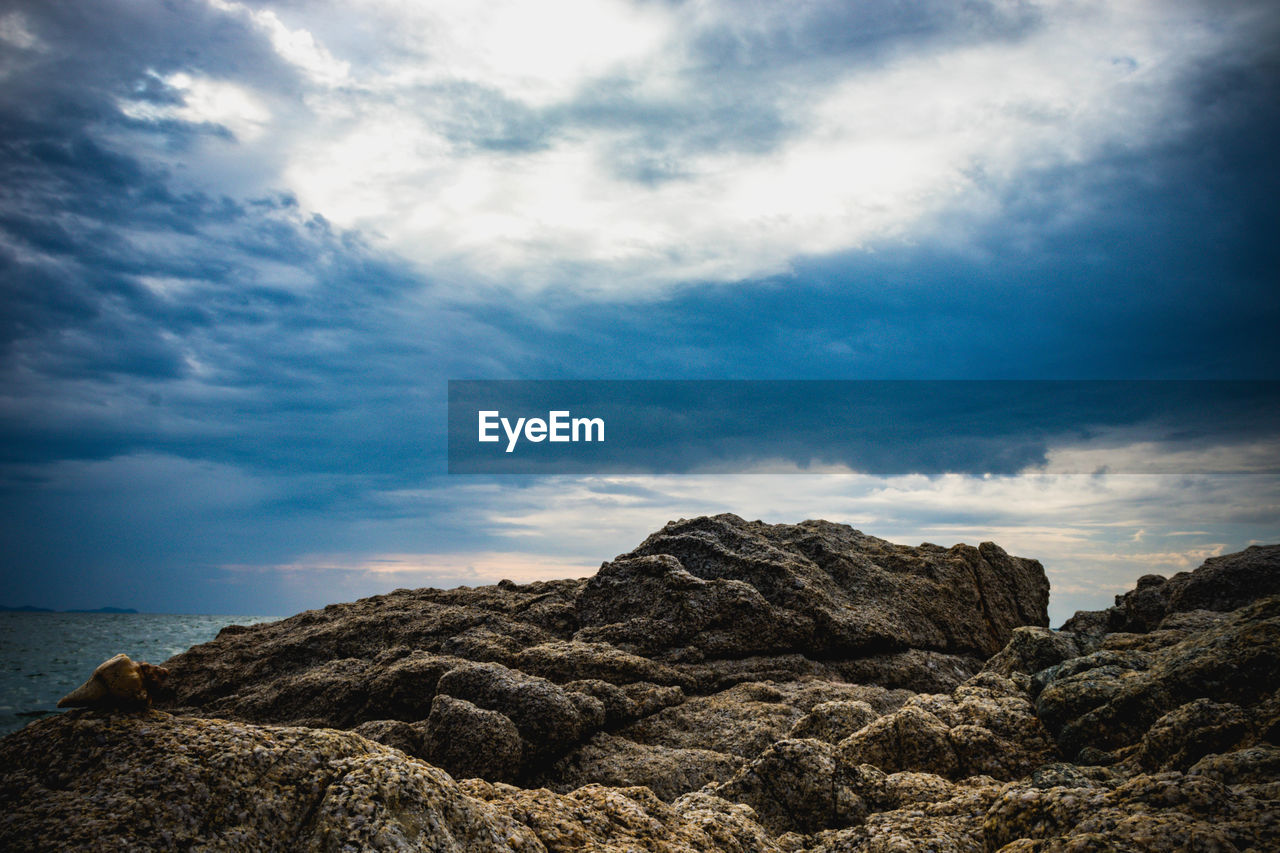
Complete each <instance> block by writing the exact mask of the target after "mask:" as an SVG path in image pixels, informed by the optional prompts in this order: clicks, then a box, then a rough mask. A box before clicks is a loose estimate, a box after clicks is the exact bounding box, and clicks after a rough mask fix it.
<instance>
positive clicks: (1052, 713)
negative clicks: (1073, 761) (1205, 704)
mask: <svg viewBox="0 0 1280 853" xmlns="http://www.w3.org/2000/svg"><path fill="white" fill-rule="evenodd" d="M1121 636H1123V635H1121ZM1109 642H1110V638H1108V640H1107V641H1106V642H1104V644H1103V648H1102V649H1101V650H1099V651H1097V652H1094V653H1093V654H1090V655H1086V656H1084V657H1081V658H1076V659H1074V660H1070V661H1067V662H1065V663H1063V664H1060V665H1059V666H1057V667H1050V668H1049V669H1048V670H1045V671H1044V672H1043V673H1039V674H1037V676H1036V678H1037V680H1038V681H1040V682H1042V683H1043V684H1044V687H1043V689H1042V690H1041V691H1040V693H1039V696H1038V697H1037V700H1036V708H1037V711H1038V713H1039V716H1040V718H1041V720H1043V722H1044V724H1045V726H1046V727H1047V728H1048V729H1049V730H1050V731H1051V732H1052V733H1053V735H1054V737H1055V738H1056V739H1057V742H1058V744H1059V746H1060V747H1061V748H1062V750H1063V753H1064V754H1065V755H1067V756H1068V757H1074V756H1075V755H1076V754H1077V753H1079V752H1080V750H1081V749H1083V748H1084V747H1086V746H1089V747H1093V748H1098V749H1104V750H1116V749H1122V750H1124V751H1129V752H1131V751H1132V750H1133V749H1136V748H1137V745H1138V744H1139V742H1140V741H1141V740H1142V737H1143V736H1144V735H1145V734H1146V733H1147V731H1148V729H1150V728H1151V727H1152V725H1153V724H1154V723H1155V722H1156V721H1157V720H1159V719H1160V718H1161V717H1163V716H1164V715H1165V714H1166V713H1168V712H1170V711H1173V710H1175V709H1176V708H1178V707H1179V706H1182V705H1184V704H1186V703H1188V702H1193V701H1194V700H1196V699H1202V698H1203V699H1212V700H1213V701H1215V702H1224V703H1231V704H1235V705H1238V706H1240V707H1241V708H1244V709H1246V710H1248V709H1251V708H1253V707H1254V706H1258V705H1260V704H1261V703H1264V702H1265V701H1267V700H1269V699H1270V698H1271V696H1272V694H1273V693H1274V691H1275V685H1276V684H1278V683H1280V597H1273V598H1267V599H1262V600H1260V601H1257V602H1255V603H1253V604H1251V605H1249V606H1247V607H1243V608H1241V609H1239V610H1237V611H1235V612H1234V613H1232V614H1230V615H1229V616H1228V617H1226V618H1224V619H1223V620H1222V621H1221V622H1218V623H1216V624H1214V625H1213V627H1210V628H1208V629H1206V630H1204V631H1196V632H1191V633H1190V634H1189V635H1187V636H1186V637H1185V639H1183V640H1181V641H1180V642H1177V643H1174V644H1172V645H1162V646H1160V647H1159V648H1156V649H1154V650H1151V651H1135V650H1126V651H1113V650H1111V649H1109V648H1107V643H1109Z"/></svg>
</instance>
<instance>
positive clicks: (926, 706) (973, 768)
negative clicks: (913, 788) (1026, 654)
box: [839, 673, 1055, 780]
mask: <svg viewBox="0 0 1280 853" xmlns="http://www.w3.org/2000/svg"><path fill="white" fill-rule="evenodd" d="M839 746H840V752H841V755H842V757H843V758H844V760H845V761H846V762H849V763H851V764H871V765H874V766H876V767H879V768H881V769H883V770H887V771H908V770H909V771H922V772H926V773H931V774H934V775H937V776H943V777H948V778H952V779H956V778H962V777H965V776H977V775H985V776H992V777H994V778H996V779H1003V780H1007V779H1016V778H1018V777H1020V776H1024V775H1026V774H1027V773H1029V772H1030V771H1031V770H1032V769H1033V768H1034V767H1036V766H1038V765H1039V764H1041V763H1043V762H1044V761H1047V760H1050V759H1051V758H1052V757H1053V756H1054V754H1055V750H1054V747H1053V744H1052V742H1051V740H1050V739H1049V736H1048V733H1047V732H1046V731H1045V730H1044V728H1043V727H1042V726H1041V724H1040V722H1039V720H1037V719H1036V716H1035V709H1034V707H1033V706H1032V704H1031V702H1030V701H1029V700H1028V698H1027V697H1026V695H1025V694H1023V693H1022V692H1021V691H1020V690H1019V689H1018V688H1017V687H1016V686H1015V685H1014V684H1013V682H1011V681H1009V680H1008V679H1005V678H1002V677H1000V676H997V675H995V674H994V673H982V674H981V675H978V676H975V677H974V678H973V679H971V680H970V681H968V682H966V683H965V684H964V685H962V686H960V687H958V688H956V690H955V691H953V692H952V694H951V695H950V696H943V695H936V694H924V695H919V696H915V697H913V698H911V699H909V700H907V702H906V703H905V704H904V705H903V706H902V707H901V708H900V709H899V710H897V711H894V712H893V713H891V714H886V715H885V716H883V717H880V718H879V719H877V720H875V721H873V722H872V723H870V724H869V725H867V726H866V727H865V728H863V729H861V730H860V731H858V732H856V733H854V734H852V735H850V736H849V737H847V738H845V739H844V740H843V741H841V742H840V744H839Z"/></svg>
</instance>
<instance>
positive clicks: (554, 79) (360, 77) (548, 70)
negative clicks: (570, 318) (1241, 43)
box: [185, 0, 1232, 296]
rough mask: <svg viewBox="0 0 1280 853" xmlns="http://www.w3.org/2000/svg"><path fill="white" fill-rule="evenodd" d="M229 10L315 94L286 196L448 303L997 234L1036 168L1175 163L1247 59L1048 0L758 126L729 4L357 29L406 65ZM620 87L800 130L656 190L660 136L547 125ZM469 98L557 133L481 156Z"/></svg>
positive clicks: (611, 7) (1148, 12) (1215, 39)
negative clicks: (396, 258) (1095, 162)
mask: <svg viewBox="0 0 1280 853" xmlns="http://www.w3.org/2000/svg"><path fill="white" fill-rule="evenodd" d="M210 2H212V3H213V4H214V5H216V6H217V7H218V8H221V9H224V10H228V11H229V12H231V13H234V14H251V17H252V20H253V21H254V22H255V25H257V26H258V27H260V28H261V29H262V30H263V31H264V33H266V34H267V35H268V37H269V38H270V41H271V44H272V45H273V46H274V47H275V49H276V51H277V52H278V53H279V54H280V55H281V56H282V57H283V58H284V59H286V60H287V61H289V62H291V63H292V64H294V65H295V66H297V67H299V68H301V69H303V70H304V71H305V72H307V74H309V75H310V77H311V79H312V80H313V81H314V82H315V83H316V88H315V89H314V90H313V91H312V92H310V93H309V94H308V95H307V98H306V105H307V112H306V115H305V117H301V118H297V117H295V118H294V119H293V120H291V122H289V123H288V124H287V126H281V127H278V128H273V133H275V134H276V137H275V138H274V139H273V140H272V143H271V147H272V149H273V152H274V153H273V156H276V157H278V159H279V162H280V164H281V166H280V171H279V173H278V174H277V176H276V179H277V180H278V181H279V182H281V183H283V184H284V185H285V186H286V187H287V188H288V189H290V190H292V191H293V192H295V193H296V194H297V196H298V198H299V199H300V200H301V201H302V203H303V204H304V206H306V207H307V208H308V209H310V210H312V211H315V212H318V213H320V214H322V215H324V216H325V217H326V218H328V219H330V220H331V221H333V222H335V223H337V224H338V225H340V226H343V227H347V228H355V229H359V230H362V231H365V232H368V233H371V234H376V235H381V238H382V239H383V240H384V241H385V245H387V246H388V247H390V248H391V249H393V250H395V251H398V252H400V253H402V254H403V255H405V256H406V257H408V258H410V259H412V260H415V261H417V262H418V263H420V264H421V265H422V267H423V268H424V270H426V271H427V272H429V273H430V274H432V278H433V280H435V281H437V282H440V281H444V282H447V281H454V282H455V283H458V284H461V283H464V282H465V283H468V284H469V285H470V286H475V285H477V284H479V285H484V284H490V285H497V286H502V287H513V286H514V287H521V288H526V289H538V288H546V287H560V286H569V287H574V288H579V289H584V290H591V291H596V292H598V293H601V294H606V295H607V294H614V295H631V296H634V295H638V294H643V293H645V292H651V291H653V290H655V289H662V288H664V287H667V286H669V285H671V284H673V283H677V282H682V281H698V280H711V281H732V280H737V279H742V278H746V277H752V276H762V275H768V274H774V273H780V272H785V271H786V270H787V269H788V266H789V264H790V263H791V262H792V261H793V260H794V259H795V258H797V257H799V256H803V255H811V254H821V253H828V252H835V251H840V250H846V249H851V248H857V247H874V246H877V245H880V244H883V243H885V242H886V241H894V240H901V239H911V238H912V237H914V236H916V235H917V234H918V233H919V232H920V230H921V229H923V228H927V227H928V223H929V221H930V218H931V217H932V216H934V215H935V214H938V213H940V212H942V211H944V210H948V209H955V208H960V209H963V210H966V211H968V212H969V213H970V214H972V215H979V216H980V215H984V214H985V213H989V212H991V211H992V210H993V209H994V205H995V204H996V196H997V194H998V190H999V189H1000V188H1001V187H1005V186H1007V185H1008V184H1009V183H1010V182H1013V181H1016V180H1017V179H1018V178H1019V177H1020V176H1023V175H1025V174H1027V173H1028V172H1029V171H1032V170H1036V169H1041V168H1051V167H1054V166H1057V165H1062V164H1071V163H1080V162H1086V161H1088V160H1089V159H1090V158H1092V157H1095V156H1098V155H1099V154H1100V153H1102V152H1104V151H1106V150H1108V149H1110V148H1112V147H1114V146H1136V147H1140V146H1143V145H1146V144H1150V143H1152V142H1153V141H1158V140H1159V139H1161V138H1163V137H1165V136H1167V135H1168V134H1171V133H1176V132H1177V131H1178V129H1179V128H1180V127H1181V126H1182V123H1183V121H1184V116H1183V115H1182V107H1181V105H1180V103H1181V102H1180V100H1179V97H1180V96H1179V85H1180V83H1181V80H1182V75H1183V74H1184V73H1186V72H1187V71H1188V70H1189V69H1191V68H1192V67H1194V66H1195V65H1196V64H1197V63H1200V62H1202V61H1204V60H1205V59H1206V58H1207V57H1211V56H1213V55H1215V54H1217V53H1219V52H1221V51H1223V50H1224V48H1225V46H1226V45H1228V44H1229V43H1230V40H1231V38H1232V32H1231V23H1232V22H1231V20H1230V18H1229V16H1227V15H1223V16H1222V18H1221V19H1220V20H1217V21H1213V22H1210V21H1209V20H1207V19H1206V18H1205V17H1204V16H1203V15H1197V14H1195V10H1194V9H1192V8H1191V7H1186V6H1181V5H1177V4H1174V5H1170V4H1160V3H1124V4H1114V3H1100V2H1098V3H1095V2H1057V3H1044V4H1041V5H1040V8H1039V11H1040V13H1041V21H1042V25H1041V26H1040V27H1039V29H1037V30H1035V31H1034V32H1031V33H1030V34H1029V35H1027V36H1026V37H1024V38H1020V39H1010V38H1007V37H1000V38H993V39H992V40H991V41H989V42H986V43H982V44H976V45H975V44H972V43H963V44H953V45H947V44H946V43H945V42H944V43H941V44H936V43H935V44H932V46H931V47H930V48H929V49H928V50H927V51H926V50H920V51H917V52H914V53H913V52H901V51H900V52H898V53H896V54H893V58H892V59H890V60H888V61H887V64H882V65H877V66H860V65H858V64H856V63H849V64H848V65H847V67H841V66H834V67H833V66H830V65H824V66H823V67H824V69H826V70H827V74H826V76H827V79H826V80H825V81H823V82H822V83H820V84H806V85H804V86H803V87H802V88H800V89H795V88H793V89H791V90H788V92H787V96H786V98H787V99H786V101H785V102H783V101H782V100H781V98H782V96H781V95H780V94H779V93H778V92H773V91H770V90H768V89H762V90H761V91H760V92H759V93H758V97H759V98H760V101H759V102H758V103H757V104H756V105H755V106H754V107H752V106H749V105H750V104H751V103H752V98H753V97H756V96H757V93H756V92H754V91H750V90H749V88H750V87H751V86H757V85H761V84H766V83H768V82H769V80H768V78H756V79H754V80H749V81H748V82H743V81H742V79H739V78H732V79H730V78H728V77H726V78H725V80H724V81H723V82H722V83H721V81H718V80H716V78H714V77H712V78H708V77H707V76H705V73H704V72H705V69H702V68H698V67H695V61H694V59H693V57H694V53H695V51H694V44H695V41H696V40H697V39H698V38H700V37H702V36H705V35H706V34H707V33H708V32H711V31H713V30H714V29H715V28H717V27H725V26H726V25H727V24H726V18H725V16H729V15H731V14H733V13H734V12H733V9H731V8H728V7H724V6H721V5H717V4H710V3H695V4H686V5H684V6H666V5H663V4H629V3H624V2H617V1H616V0H615V1H614V2H603V3H602V2H585V0H564V1H563V2H559V3H553V4H537V5H532V6H531V5H529V4H523V3H514V2H512V3H498V4H475V3H461V2H459V3H444V4H430V5H428V6H423V5H419V4H411V3H402V2H394V1H393V0H367V2H365V3H363V4H360V5H359V6H358V7H357V9H356V10H355V11H354V12H352V11H348V12H347V13H346V14H347V16H348V18H347V19H343V20H348V19H349V20H350V22H351V26H349V27H348V29H351V30H358V31H360V32H364V31H365V30H369V32H364V35H363V36H361V35H347V36H345V39H346V40H345V42H344V44H345V45H346V47H347V49H348V50H349V52H351V53H352V55H353V56H354V55H356V54H357V53H359V50H357V47H358V44H359V43H361V39H364V43H366V44H367V43H373V42H374V41H376V43H377V44H379V45H381V46H382V47H383V51H382V53H381V54H379V55H378V56H377V57H376V59H369V58H368V57H367V56H366V57H365V61H364V62H363V63H359V64H357V63H356V62H354V61H348V60H346V59H342V60H340V59H337V58H335V56H334V55H333V53H332V52H331V51H330V50H329V48H328V47H326V45H324V44H322V43H321V41H320V37H318V36H316V35H315V34H314V33H317V32H320V31H321V30H322V29H324V30H325V32H328V33H329V37H330V38H332V39H335V40H342V39H340V38H339V36H338V35H335V34H334V32H335V30H336V29H337V25H336V24H335V23H334V22H333V21H332V20H330V21H328V22H327V24H326V22H325V21H324V20H322V19H323V18H324V16H325V15H329V16H333V15H337V14H339V13H337V12H335V11H334V10H332V9H329V10H324V9H322V8H319V7H316V8H314V9H313V10H312V11H313V12H314V16H315V18H316V20H315V21H314V22H312V23H309V22H308V21H307V14H308V7H293V8H291V9H290V10H289V15H290V22H289V24H288V25H286V24H285V23H284V22H282V20H281V19H280V18H279V17H277V16H276V15H275V14H274V13H271V12H253V13H249V12H247V11H246V10H245V7H243V6H242V5H240V4H237V3H229V2H225V0H210ZM766 17H768V16H766ZM770 20H771V21H772V23H770ZM770 20H766V21H765V22H764V24H763V25H767V26H781V24H780V23H779V22H778V21H776V20H772V19H770ZM357 22H358V24H359V26H357V25H356V24H357ZM326 27H327V28H326ZM370 28H372V29H370ZM611 78H613V79H626V80H628V81H629V86H630V88H628V89H626V94H624V95H620V96H618V97H619V98H620V101H619V103H618V105H617V106H618V108H619V109H620V110H623V111H624V112H625V111H626V110H628V109H632V108H637V109H640V108H647V107H651V106H654V105H658V106H663V105H667V106H671V105H675V106H683V107H685V108H689V106H690V105H691V104H698V103H701V101H700V99H702V98H704V97H705V96H706V94H707V93H706V92H705V91H702V90H700V89H699V87H705V86H708V85H711V86H720V85H723V86H725V87H732V86H740V87H743V90H742V91H739V92H735V93H734V95H735V97H736V98H737V99H738V103H739V108H740V109H744V110H750V109H759V110H760V111H762V112H767V111H769V110H775V109H776V110H780V111H781V115H782V116H783V117H784V118H785V121H786V122H787V124H788V127H789V132H788V135H786V136H785V138H783V139H782V140H781V141H780V143H779V145H778V146H777V147H774V148H770V149H768V150H763V151H753V150H752V149H751V148H750V147H743V146H735V145H721V146H718V147H717V146H711V147H705V146H704V147H703V148H701V149H697V148H694V149H687V148H686V149H680V148H679V147H678V146H677V149H678V150H677V151H676V153H674V154H672V153H670V152H661V151H660V152H657V153H659V154H662V156H663V157H667V158H668V159H670V158H671V157H675V158H676V162H675V166H676V167H677V168H676V170H675V171H676V173H677V174H678V175H679V177H678V178H677V179H674V180H668V181H664V182H658V183H651V184H642V183H637V182H635V181H632V180H630V179H629V178H627V177H626V176H623V175H620V174H618V172H617V170H616V168H615V165H616V163H617V160H618V152H619V150H626V151H631V152H632V153H636V154H640V155H644V154H647V153H650V152H649V147H651V146H653V145H655V144H662V143H661V139H660V140H659V142H656V143H655V142H654V141H653V140H652V139H647V140H646V139H641V138H639V137H637V138H632V136H631V135H628V133H629V132H624V129H623V128H621V127H616V128H615V127H608V126H605V127H601V126H599V125H584V124H577V125H575V124H573V123H572V122H570V123H568V124H564V123H563V122H561V123H560V124H556V122H555V121H553V120H552V119H551V118H548V116H549V115H550V113H548V112H547V110H551V111H553V112H554V110H556V109H560V108H564V107H568V106H570V105H571V104H572V103H574V100H575V98H577V97H578V96H579V95H581V94H582V92H583V91H584V90H585V88H586V87H588V86H590V85H593V84H596V83H599V82H600V81H603V80H606V79H611ZM338 83H341V85H337V84H338ZM457 83H467V84H474V85H477V86H480V87H482V88H483V89H484V90H485V91H488V92H493V93H497V94H498V95H500V96H501V97H502V98H504V99H506V100H505V102H504V103H505V104H507V105H508V106H511V108H512V109H523V110H526V111H531V112H529V115H531V116H533V117H534V118H533V120H534V121H535V122H538V121H545V122H547V123H548V127H550V129H551V132H550V134H549V135H548V136H546V138H545V139H540V140H539V143H540V144H539V145H536V146H533V148H531V149H530V148H528V147H526V148H525V149H524V150H505V151H504V150H486V149H484V148H476V147H474V146H472V145H470V144H469V141H468V140H466V139H459V138H458V136H457V128H458V125H459V122H461V123H462V125H463V126H465V124H466V121H465V120H466V119H467V118H468V117H467V116H459V115H457V114H455V113H454V112H452V111H455V110H459V109H462V107H459V106H458V105H457V104H455V103H454V102H452V101H450V100H449V99H448V96H447V95H446V94H443V90H442V89H441V88H440V86H442V85H445V84H457ZM204 85H205V89H204V90H196V89H195V86H196V83H195V81H192V82H191V83H190V84H189V86H190V87H191V89H192V92H191V95H190V96H189V97H188V106H187V107H186V108H185V109H186V110H187V114H189V115H192V116H196V115H203V116H205V117H207V118H209V119H210V120H216V119H217V117H218V116H222V117H223V119H224V120H227V116H229V115H237V116H239V118H240V119H241V126H242V127H243V126H244V122H246V121H247V122H249V123H250V124H254V123H256V122H257V121H258V120H257V119H256V118H254V117H253V116H252V115H250V114H247V113H246V110H245V109H244V108H243V107H244V104H245V103H246V102H245V101H244V100H237V99H236V98H235V97H234V96H233V95H232V93H230V92H228V91H227V90H225V89H223V90H214V89H211V88H209V86H210V85H211V84H204ZM783 89H785V87H783ZM237 104H238V105H239V107H237V106H235V105H237ZM742 104H746V105H748V106H742ZM477 109H479V108H477ZM540 111H541V112H540ZM482 118H486V119H487V118H491V116H488V115H487V114H486V115H485V116H482ZM686 132H689V129H688V128H680V127H677V128H672V129H669V130H667V131H663V130H662V129H661V128H657V127H655V128H654V129H653V134H655V135H656V136H657V137H659V138H661V137H662V136H663V134H664V133H670V134H676V135H678V134H680V133H686ZM239 133H240V131H237V134H238V135H239ZM647 146H648V147H647ZM516 148H517V149H518V148H519V146H517V147H516ZM566 278H571V279H572V281H571V282H566Z"/></svg>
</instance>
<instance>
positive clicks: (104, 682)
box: [58, 654, 169, 708]
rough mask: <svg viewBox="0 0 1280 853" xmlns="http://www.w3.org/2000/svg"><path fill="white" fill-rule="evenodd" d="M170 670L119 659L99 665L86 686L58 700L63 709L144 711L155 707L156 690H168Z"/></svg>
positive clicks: (118, 656) (120, 656) (122, 658)
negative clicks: (165, 685)
mask: <svg viewBox="0 0 1280 853" xmlns="http://www.w3.org/2000/svg"><path fill="white" fill-rule="evenodd" d="M168 676H169V670H167V669H165V668H164V667H162V666H156V665H155V664H150V663H145V662H142V661H137V662H135V661H132V660H130V659H129V656H128V655H123V654H121V655H116V656H115V657H113V658H111V659H110V660H107V661H103V662H102V663H100V664H98V668H97V669H95V670H94V671H93V675H91V676H90V677H89V680H88V681H86V682H85V683H84V684H81V685H80V686H79V687H77V688H76V689H75V690H72V691H71V692H70V693H68V694H67V695H66V696H63V697H62V698H61V699H59V700H58V707H59V708H109V707H123V708H128V707H132V708H140V707H143V708H144V707H148V706H150V705H151V693H150V692H149V691H148V688H152V690H154V689H156V688H161V687H163V686H164V682H165V679H166V678H168Z"/></svg>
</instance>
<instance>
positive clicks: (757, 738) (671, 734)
mask: <svg viewBox="0 0 1280 853" xmlns="http://www.w3.org/2000/svg"><path fill="white" fill-rule="evenodd" d="M785 700H786V696H785V694H783V693H782V692H781V691H779V690H778V689H777V688H776V687H774V686H773V685H771V684H756V683H749V684H739V685H736V686H734V687H731V688H730V689H728V690H724V691H721V692H720V693H716V694H713V695H711V696H694V697H692V698H690V699H688V700H687V701H685V702H684V703H682V704H680V705H674V706H672V707H669V708H666V709H664V710H662V711H660V712H658V713H656V714H653V715H651V716H648V717H645V718H644V719H642V720H640V721H638V722H636V723H634V724H632V725H630V726H627V727H626V728H624V729H621V730H620V731H619V734H621V735H622V736H623V737H626V738H628V739H630V740H633V741H635V742H637V743H643V744H655V745H659V746H668V747H673V748H675V749H710V750H712V751H714V752H722V753H727V754H730V755H737V756H740V757H742V758H754V757H755V756H757V755H759V754H760V753H761V752H762V751H764V750H765V749H766V748H767V747H768V746H769V745H770V744H772V743H773V742H774V741H776V740H778V739H779V738H782V737H785V736H786V734H787V732H789V731H790V730H791V727H792V726H793V725H795V723H796V721H797V720H798V719H800V717H801V716H803V712H802V711H800V710H799V709H798V708H796V707H795V706H794V705H791V704H789V703H788V702H786V701H785Z"/></svg>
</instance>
